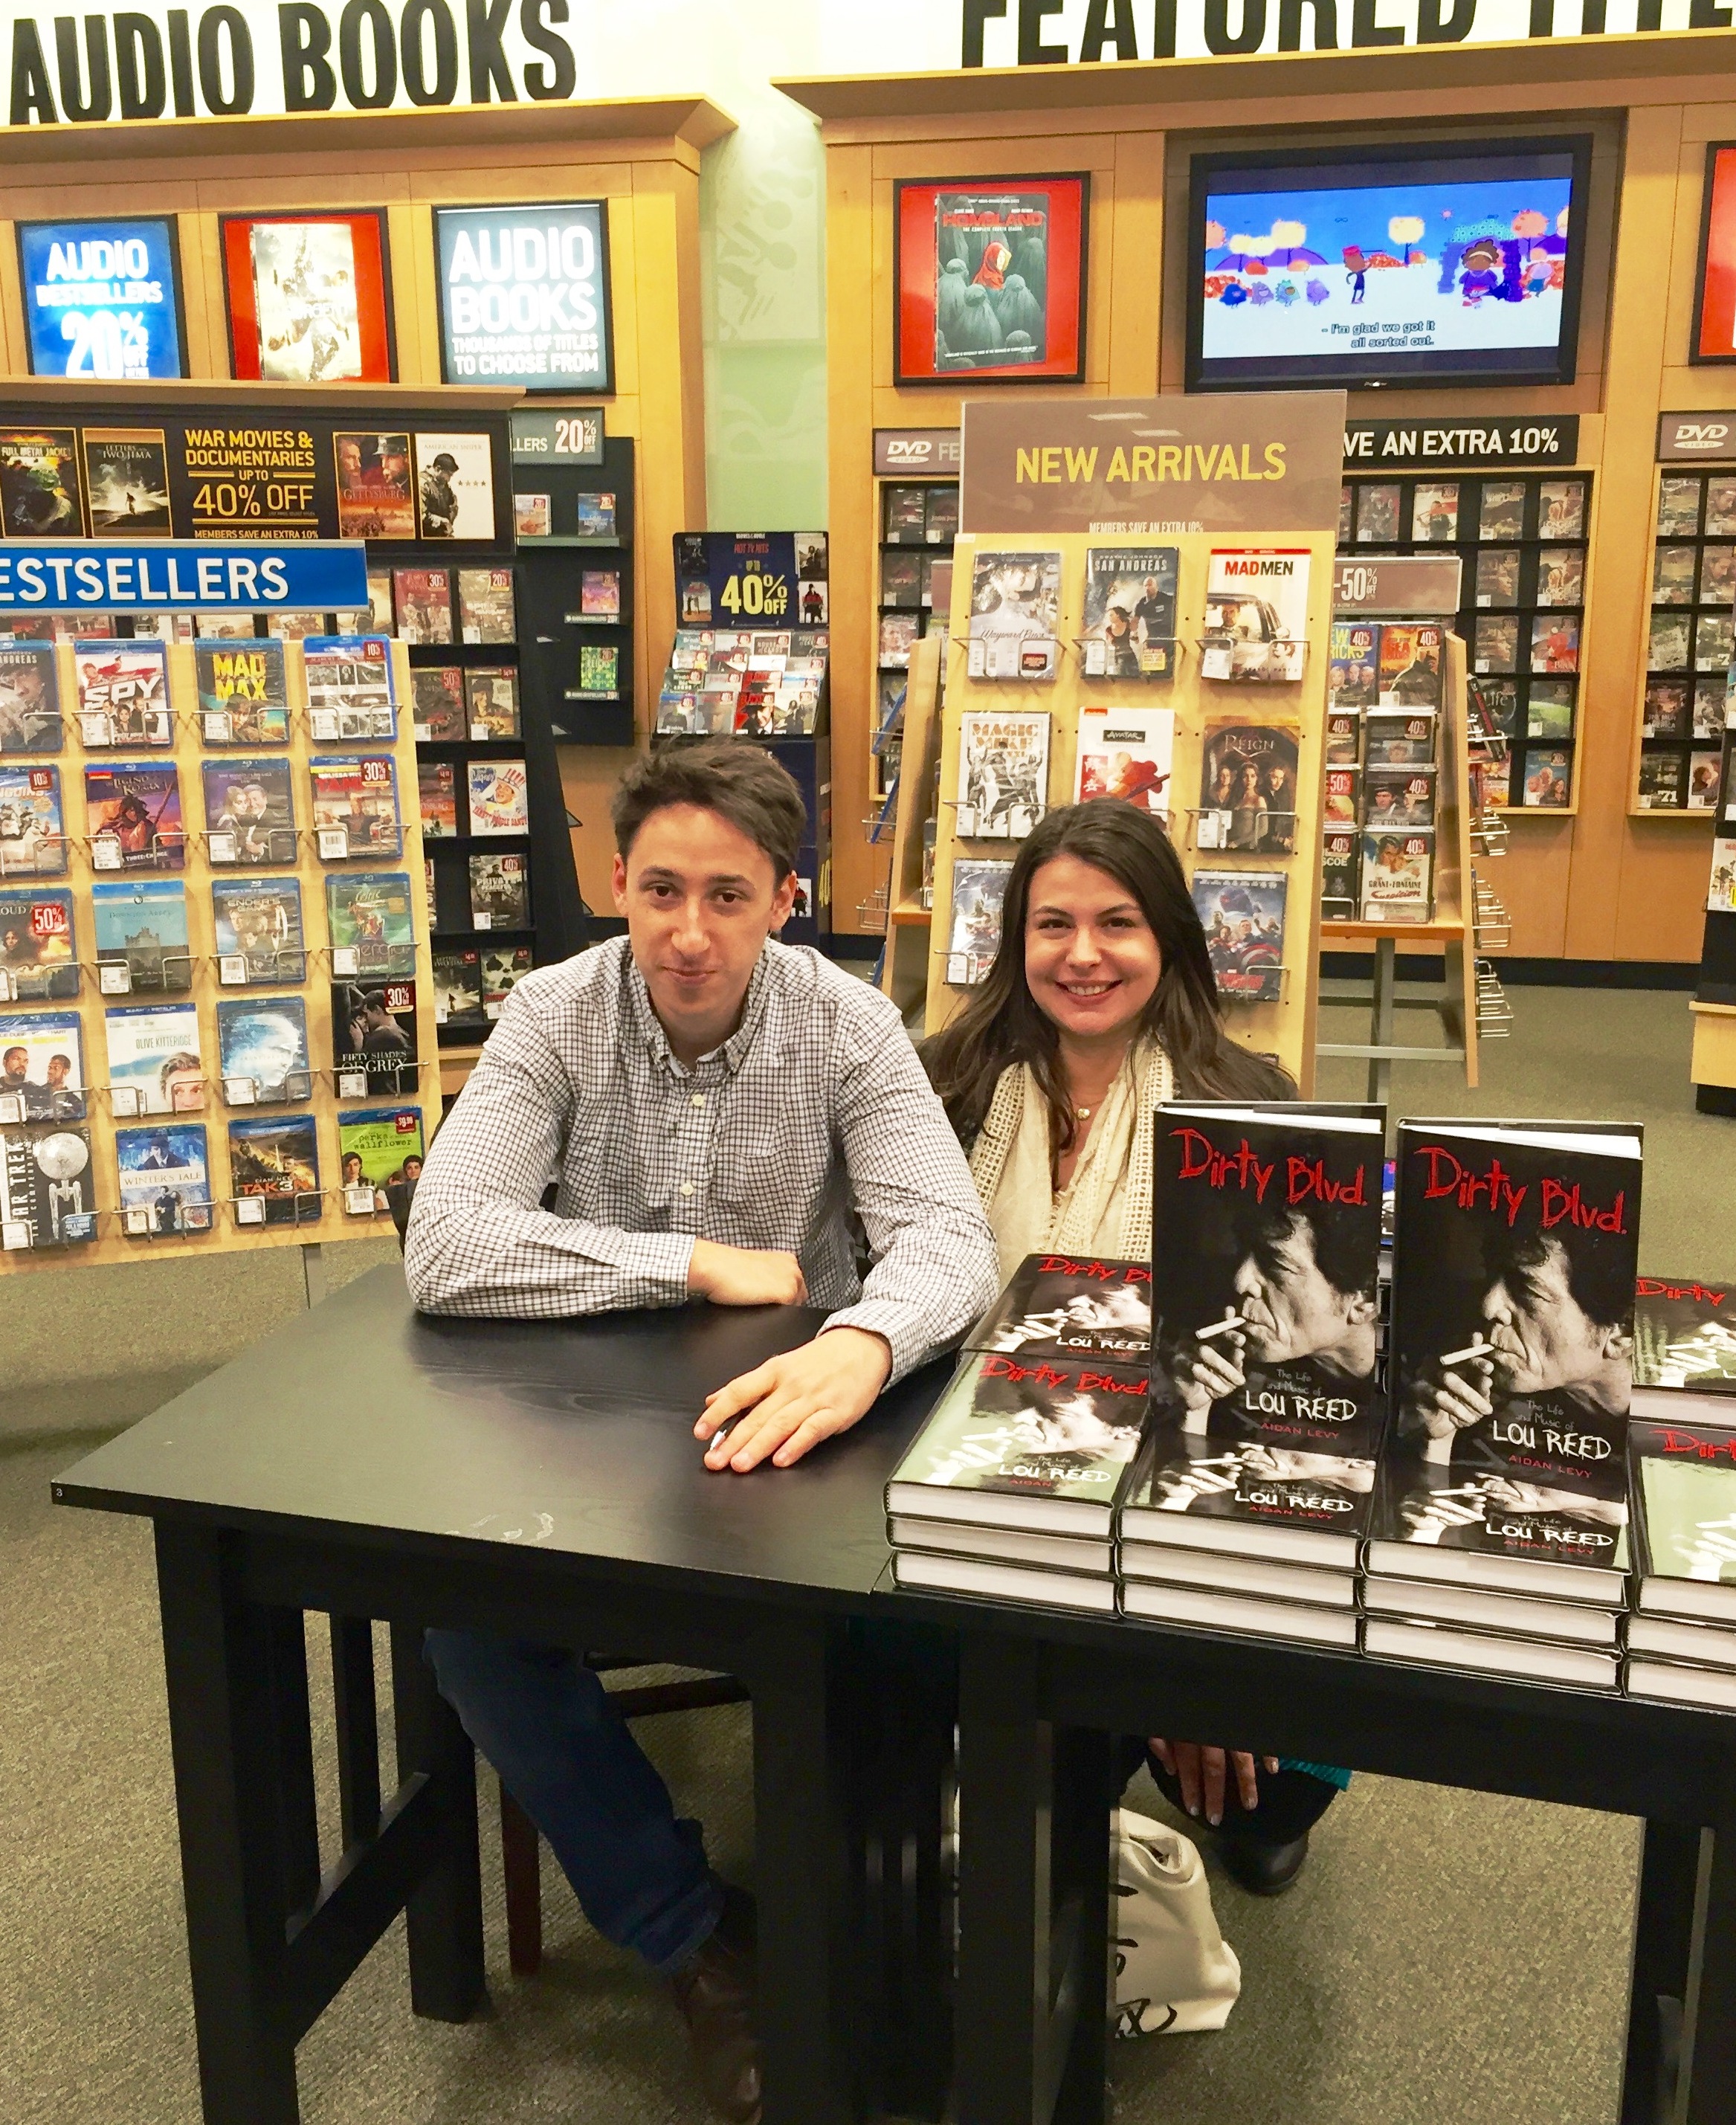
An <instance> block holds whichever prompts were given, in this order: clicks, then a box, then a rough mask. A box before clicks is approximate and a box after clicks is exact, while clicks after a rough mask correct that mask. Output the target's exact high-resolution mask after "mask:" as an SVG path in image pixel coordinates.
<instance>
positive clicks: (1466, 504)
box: [1338, 471, 1593, 813]
mask: <svg viewBox="0 0 1736 2125" xmlns="http://www.w3.org/2000/svg"><path fill="white" fill-rule="evenodd" d="M1592 504H1593V478H1592V475H1591V474H1590V473H1588V472H1583V471H1571V472H1553V471H1552V472H1548V473H1528V472H1527V473H1520V472H1506V471H1503V472H1487V473H1479V474H1456V473H1450V472H1442V473H1426V474H1414V475H1407V476H1405V477H1404V478H1395V477H1393V476H1392V475H1391V474H1384V475H1377V474H1369V475H1367V476H1358V477H1356V478H1348V479H1346V481H1345V482H1344V484H1343V492H1342V496H1341V499H1340V502H1339V511H1338V550H1339V552H1340V554H1341V555H1343V557H1344V558H1352V557H1353V556H1358V555H1361V556H1371V557H1378V556H1380V555H1382V554H1431V553H1440V552H1442V551H1443V550H1446V551H1451V552H1455V553H1456V554H1458V555H1459V556H1460V558H1461V560H1462V562H1463V563H1464V577H1463V583H1464V587H1463V591H1462V592H1461V596H1462V599H1463V602H1462V604H1461V606H1460V609H1459V610H1458V612H1457V613H1456V615H1453V616H1452V617H1453V624H1454V626H1455V627H1456V630H1457V632H1458V633H1459V634H1460V635H1461V638H1463V640H1464V642H1465V653H1466V657H1467V660H1468V662H1469V668H1470V675H1471V676H1473V677H1475V679H1476V680H1477V681H1478V683H1479V685H1480V687H1481V688H1482V690H1483V692H1484V700H1486V701H1487V703H1488V704H1489V709H1490V710H1491V712H1492V713H1493V714H1494V717H1495V719H1496V721H1497V723H1498V726H1499V728H1500V729H1501V731H1502V733H1503V735H1504V736H1505V737H1507V739H1508V744H1509V752H1508V762H1507V766H1508V780H1507V782H1506V783H1505V785H1504V786H1503V783H1502V780H1501V777H1500V775H1499V773H1498V770H1497V771H1496V772H1494V773H1493V774H1492V775H1491V777H1490V780H1489V793H1488V794H1489V805H1490V808H1492V809H1496V810H1502V811H1506V810H1513V811H1545V812H1550V813H1566V812H1572V811H1574V810H1576V809H1577V808H1578V784H1577V780H1576V770H1575V761H1576V758H1577V753H1578V731H1579V709H1578V703H1579V693H1580V672H1581V669H1582V665H1583V648H1584V642H1583V632H1584V620H1585V610H1586V590H1587V585H1586V557H1587V554H1588V539H1589V535H1590V529H1591V512H1592Z"/></svg>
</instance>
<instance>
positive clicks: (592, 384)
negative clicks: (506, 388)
mask: <svg viewBox="0 0 1736 2125" xmlns="http://www.w3.org/2000/svg"><path fill="white" fill-rule="evenodd" d="M434 255H435V262H436V264H437V265H438V266H439V269H440V271H439V278H438V280H437V282H436V284H435V292H436V294H437V295H438V297H439V301H440V375H441V376H442V377H443V378H444V379H445V381H446V382H447V383H448V384H519V385H520V386H521V387H522V388H523V389H525V390H526V391H602V392H612V391H613V390H614V333H613V328H612V325H611V320H610V309H609V208H608V203H607V201H606V200H573V201H570V202H569V203H567V205H548V206H544V205H540V204H538V203H535V202H533V203H531V204H530V205H525V206H437V207H436V208H435V210H434Z"/></svg>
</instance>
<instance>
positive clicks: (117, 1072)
mask: <svg viewBox="0 0 1736 2125" xmlns="http://www.w3.org/2000/svg"><path fill="white" fill-rule="evenodd" d="M102 1028H103V1035H104V1039H105V1041H106V1045H107V1048H108V1058H109V1105H110V1107H111V1110H112V1111H113V1112H114V1113H115V1114H116V1115H117V1116H120V1115H123V1114H127V1115H131V1114H186V1113H196V1112H197V1111H198V1110H199V1109H200V1108H201V1107H202V1106H204V1105H205V1063H204V1060H203V1058H201V1056H200V1051H199V1011H198V1008H197V1006H195V1005H193V1004H191V1003H167V1004H121V1005H118V1006H115V1008H114V1009H113V1010H111V1011H105V1012H104V1013H103V1015H102Z"/></svg>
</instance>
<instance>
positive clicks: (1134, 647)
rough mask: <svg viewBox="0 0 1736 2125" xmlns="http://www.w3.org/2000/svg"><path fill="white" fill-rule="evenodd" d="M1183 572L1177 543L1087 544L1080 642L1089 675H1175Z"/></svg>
mask: <svg viewBox="0 0 1736 2125" xmlns="http://www.w3.org/2000/svg"><path fill="white" fill-rule="evenodd" d="M1180 572H1181V554H1180V552H1179V549H1177V548H1176V547H1174V546H1150V547H1127V546H1088V547H1087V548H1086V549H1085V613H1084V630H1085V631H1084V638H1083V640H1082V641H1081V643H1080V654H1081V657H1082V661H1083V663H1084V672H1085V676H1086V677H1087V678H1088V679H1169V678H1173V677H1174V675H1175V598H1176V585H1177V582H1178V581H1179V576H1180Z"/></svg>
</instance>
